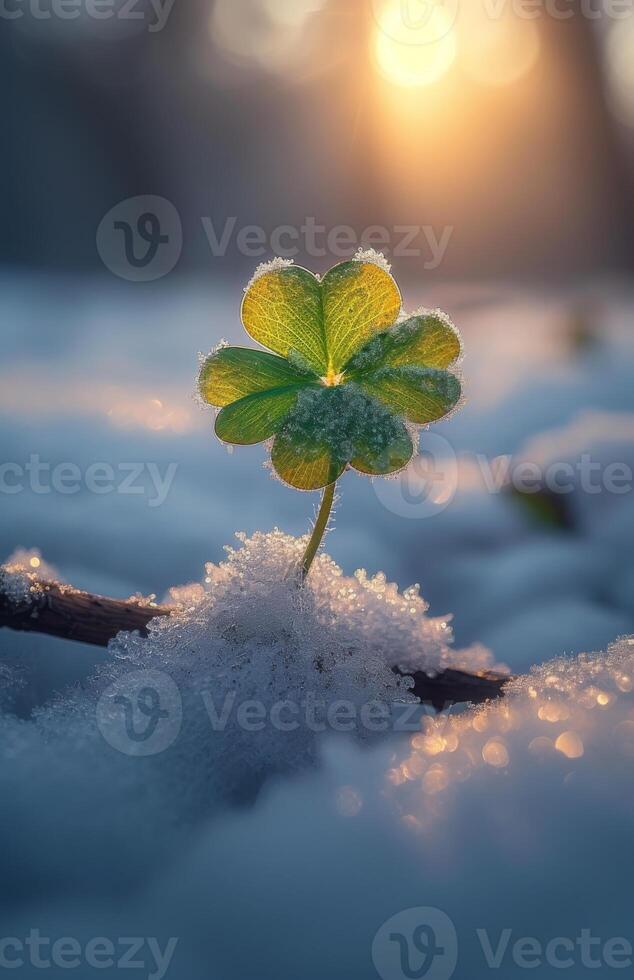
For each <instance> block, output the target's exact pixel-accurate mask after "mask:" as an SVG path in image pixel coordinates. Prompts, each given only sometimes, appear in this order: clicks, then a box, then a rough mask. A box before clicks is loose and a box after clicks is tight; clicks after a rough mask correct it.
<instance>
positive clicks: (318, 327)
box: [199, 250, 461, 580]
mask: <svg viewBox="0 0 634 980" xmlns="http://www.w3.org/2000/svg"><path fill="white" fill-rule="evenodd" d="M389 269H390V267H389V266H388V265H387V263H386V262H385V259H384V258H383V256H381V255H379V254H378V253H376V252H374V251H373V250H370V251H369V252H359V253H358V254H357V256H356V257H355V258H354V259H352V260H350V261H346V262H341V263H339V264H338V265H336V266H334V267H333V268H332V269H330V271H329V272H327V273H326V275H324V276H323V277H321V278H320V277H319V276H316V275H314V274H313V273H312V272H308V271H307V270H306V269H302V268H300V267H299V266H295V265H293V264H292V263H291V262H288V261H286V260H282V259H276V260H274V261H273V262H271V263H268V264H265V265H262V266H260V267H259V268H258V270H257V271H256V274H255V276H254V278H253V279H252V281H251V282H250V283H249V285H248V287H247V289H246V291H245V295H244V299H243V302H242V311H241V316H242V323H243V325H244V328H245V330H246V332H247V333H248V334H249V336H250V337H252V338H253V339H254V340H255V341H257V342H258V343H260V344H261V345H262V346H263V347H266V348H268V350H253V349H251V348H245V347H227V346H221V347H220V348H218V349H217V350H216V351H215V352H214V353H212V354H211V355H210V356H209V357H208V358H207V359H206V360H205V361H204V363H203V365H202V368H201V371H200V376H199V390H200V394H201V397H202V398H203V400H204V401H206V402H208V403H209V404H210V405H213V406H214V407H216V408H218V409H220V411H219V412H218V415H217V417H216V426H215V428H216V434H217V436H218V437H219V438H220V439H221V440H222V441H223V442H226V443H231V444H233V445H241V446H244V445H254V444H255V443H259V442H264V441H266V440H271V447H270V448H271V463H272V465H273V469H274V470H275V472H276V473H277V474H278V476H279V477H280V478H281V480H283V482H284V483H287V484H288V485H289V486H291V487H295V488H296V489H298V490H323V496H322V501H321V505H320V509H319V513H318V515H317V520H316V522H315V526H314V528H313V532H312V535H311V537H310V540H309V542H308V545H307V548H306V552H305V554H304V557H303V560H302V566H301V577H302V580H303V579H304V578H305V577H306V575H307V574H308V571H309V569H310V566H311V564H312V561H313V559H314V557H315V555H316V553H317V550H318V548H319V545H320V543H321V540H322V537H323V535H324V532H325V530H326V527H327V524H328V519H329V516H330V512H331V508H332V504H333V500H334V494H335V484H336V482H337V480H338V479H339V477H340V476H341V475H342V473H343V472H344V470H346V469H347V468H348V467H352V468H353V469H355V470H357V471H358V472H359V473H363V474H366V475H369V476H387V475H389V474H394V473H398V472H399V471H400V470H402V469H404V468H405V467H406V466H407V464H408V463H409V462H410V460H411V459H412V456H413V455H414V452H415V445H417V442H418V434H417V432H416V427H417V426H425V425H428V424H429V423H430V422H435V421H438V420H439V419H442V418H444V417H445V416H447V415H448V414H449V413H450V412H451V411H452V410H453V409H454V408H455V406H456V405H457V403H458V401H459V399H460V395H461V386H460V381H459V379H458V377H457V376H456V374H455V373H454V372H453V371H452V370H450V368H452V366H455V364H456V362H457V360H458V358H459V356H460V353H461V343H460V336H459V334H458V332H457V331H456V329H455V327H454V326H453V324H452V323H451V321H450V320H449V318H448V317H447V316H446V315H445V314H444V313H441V312H440V311H438V310H437V311H433V312H432V311H420V312H418V313H416V314H414V315H412V316H409V317H405V316H404V315H403V314H402V312H401V294H400V292H399V289H398V286H397V285H396V282H395V281H394V279H393V278H392V276H391V275H390V271H389ZM271 352H272V353H271Z"/></svg>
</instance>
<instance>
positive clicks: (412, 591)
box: [95, 530, 490, 795]
mask: <svg viewBox="0 0 634 980" xmlns="http://www.w3.org/2000/svg"><path fill="white" fill-rule="evenodd" d="M237 537H238V539H239V541H240V546H239V547H237V548H227V549H226V551H227V559H226V560H225V561H224V562H221V563H220V564H219V565H213V564H209V565H207V575H206V579H205V589H204V590H201V588H200V587H199V586H196V585H194V586H191V587H183V588H181V589H178V590H173V591H172V597H173V598H174V599H175V600H177V601H178V603H179V605H178V607H177V611H176V612H175V613H174V614H173V615H172V616H170V617H169V618H157V619H155V620H154V621H153V622H152V623H151V624H150V631H149V636H148V638H146V639H145V638H142V637H139V636H138V635H134V634H120V635H119V637H117V638H116V639H115V640H114V641H113V642H112V643H111V644H110V650H111V653H112V654H113V661H112V664H110V665H109V666H108V667H107V668H106V669H104V671H103V672H102V674H101V675H100V677H99V681H98V683H97V682H95V683H96V693H97V694H99V689H103V686H104V682H105V681H107V682H108V683H110V684H114V685H115V688H116V693H117V696H118V697H119V698H121V697H127V698H128V699H129V700H130V702H131V703H133V702H134V701H135V698H136V696H137V695H136V688H135V684H136V674H137V672H138V671H139V670H148V669H151V670H152V671H155V672H160V673H161V675H162V676H165V678H167V687H169V688H170V689H171V687H172V685H175V686H176V690H177V692H178V698H179V701H180V703H181V705H182V726H181V727H180V730H179V733H178V737H177V738H176V739H175V741H174V744H173V746H171V747H170V750H169V751H170V752H171V753H173V754H174V755H175V756H178V757H181V758H182V759H183V764H185V760H187V762H186V764H187V766H188V769H189V779H190V787H189V792H190V794H194V795H195V794H196V780H197V778H200V780H201V782H200V786H199V787H198V789H199V791H200V792H201V793H203V794H204V792H205V785H207V786H208V785H209V783H210V781H211V782H216V783H217V785H218V787H219V792H221V794H225V793H226V791H227V789H228V790H229V795H234V792H235V793H237V794H238V795H241V793H242V791H243V790H245V787H247V786H249V785H252V786H257V785H258V784H259V782H260V780H261V779H263V778H265V777H266V776H267V775H268V774H269V773H271V772H288V771H293V770H298V769H302V768H304V767H306V766H307V765H311V764H312V763H313V762H314V761H315V758H316V756H317V747H318V742H319V740H320V736H322V735H323V733H326V732H332V731H345V732H354V733H356V734H357V735H358V736H359V737H360V738H362V739H365V738H367V737H371V735H372V733H373V732H376V731H377V728H376V727H374V728H373V727H372V726H371V725H370V724H366V721H365V719H366V717H367V714H366V713H367V712H368V711H371V710H374V711H375V712H376V711H380V710H382V711H383V715H384V717H385V718H387V717H388V715H389V713H390V711H391V708H392V706H393V705H394V703H395V702H407V701H413V700H414V698H413V695H411V694H410V692H409V688H410V687H411V683H412V682H411V680H410V678H403V677H400V676H399V675H397V674H395V673H394V671H393V669H392V668H393V667H394V666H396V665H400V666H402V667H405V668H406V669H407V670H408V671H409V670H415V669H425V670H426V671H428V672H434V671H438V670H440V669H442V668H443V667H444V666H447V665H448V664H452V665H453V664H454V663H455V662H456V660H460V661H461V662H463V663H464V660H465V658H466V659H467V660H469V657H470V654H469V652H468V651H463V652H462V653H460V654H455V653H453V652H452V650H451V648H450V646H449V644H450V642H451V632H450V629H449V626H448V623H447V622H446V620H441V619H432V618H429V617H428V616H427V605H426V603H425V602H424V600H423V599H422V598H421V597H420V595H419V594H418V588H417V587H416V586H414V587H412V588H409V589H406V590H404V591H403V592H402V593H401V592H399V591H398V588H397V587H396V585H394V584H392V583H389V582H387V581H386V579H385V576H384V575H382V574H379V575H376V576H373V577H370V576H368V575H367V574H366V573H365V572H364V571H358V572H357V573H356V574H355V576H354V577H347V576H345V575H344V574H343V573H342V571H341V569H340V568H339V567H338V566H337V565H336V564H335V562H334V561H333V560H332V559H331V558H329V557H328V556H327V555H325V554H321V555H319V556H318V557H317V558H316V559H315V562H314V564H313V567H312V569H311V574H310V576H309V577H308V580H307V582H306V585H305V587H304V588H301V589H300V588H299V587H298V585H297V578H296V575H295V574H294V573H295V570H296V569H297V568H298V567H299V563H300V559H301V556H302V554H303V550H304V547H305V545H306V538H293V537H290V536H288V535H286V534H284V533H282V532H281V531H279V530H274V531H272V532H270V533H268V534H264V533H256V534H255V535H253V537H251V538H247V537H246V536H245V535H244V534H238V535H237ZM473 660H474V663H475V664H477V667H478V669H479V668H481V667H482V666H483V662H486V665H490V656H489V655H487V654H486V652H484V653H483V651H482V649H481V648H477V649H474V651H473ZM126 671H127V672H130V690H129V691H128V692H126V690H125V685H126ZM158 686H159V688H160V687H161V684H159V685H158ZM159 693H161V692H160V691H159ZM179 710H180V709H179ZM106 714H107V713H106ZM102 724H105V725H106V726H112V729H113V732H115V731H116V729H117V726H120V724H121V715H120V711H119V710H117V709H116V707H112V710H111V712H110V714H108V716H107V717H106V718H105V720H104V719H103V718H102ZM388 727H389V726H388ZM384 731H385V728H384ZM106 737H108V736H107V734H106ZM112 737H113V739H115V737H116V736H115V734H113V736H112ZM202 757H204V758H205V761H204V763H203V765H202V766H201V768H200V772H199V773H198V774H196V772H192V771H191V769H192V767H191V759H195V758H199V759H200V758H202ZM177 768H178V766H177ZM203 784H205V785H203Z"/></svg>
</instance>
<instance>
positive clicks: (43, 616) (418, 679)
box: [0, 573, 510, 708]
mask: <svg viewBox="0 0 634 980" xmlns="http://www.w3.org/2000/svg"><path fill="white" fill-rule="evenodd" d="M25 574H27V573H25ZM27 577H28V580H29V582H30V583H31V591H30V592H29V595H28V598H27V599H26V600H24V599H20V598H18V599H17V600H16V598H15V596H14V595H13V594H12V592H11V591H10V590H8V589H3V586H2V579H1V578H0V627H2V626H6V627H8V628H9V629H13V630H21V631H26V632H33V633H44V634H47V635H48V636H58V637H62V638H63V639H66V640H76V641H78V642H80V643H90V644H93V645H94V646H99V647H105V646H107V645H108V641H109V640H111V639H113V638H114V637H115V636H116V635H117V633H120V632H121V631H122V630H124V631H133V630H138V632H139V633H140V634H141V636H147V632H148V630H147V626H148V623H149V622H150V620H151V619H154V618H155V617H156V616H169V615H170V613H171V612H172V609H171V607H170V606H157V605H148V604H147V603H142V602H140V601H137V600H134V599H128V600H123V599H109V598H107V597H106V596H101V595H93V594H92V593H90V592H81V591H79V590H78V589H74V588H72V587H71V586H68V585H61V584H60V583H58V582H41V581H39V580H38V579H37V578H36V576H35V575H31V574H27ZM393 669H394V672H395V673H397V674H400V673H402V671H400V670H399V669H398V668H397V667H394V668H393ZM411 676H413V678H414V688H413V691H414V694H416V696H417V697H418V698H420V700H421V701H423V702H427V703H431V704H432V705H433V706H434V707H435V708H443V707H444V706H445V705H447V704H457V703H460V702H471V703H474V704H480V703H482V702H483V701H488V700H490V699H492V698H498V697H501V696H502V695H503V694H504V690H503V687H504V684H505V683H506V682H507V681H508V680H509V679H510V678H509V677H507V676H504V675H501V674H495V673H491V672H483V673H479V674H469V673H467V672H466V671H462V670H444V671H442V672H440V673H438V674H437V675H436V676H435V677H430V676H428V675H427V674H424V673H422V671H416V672H415V673H413V674H412V675H411Z"/></svg>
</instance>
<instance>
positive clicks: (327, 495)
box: [300, 480, 337, 583]
mask: <svg viewBox="0 0 634 980" xmlns="http://www.w3.org/2000/svg"><path fill="white" fill-rule="evenodd" d="M336 482H337V481H336V480H335V483H329V484H328V486H327V487H324V492H323V494H322V498H321V504H320V505H319V513H318V514H317V520H316V521H315V526H314V528H313V533H312V534H311V536H310V541H309V542H308V544H307V545H306V551H305V552H304V557H303V558H302V565H301V573H300V574H301V582H302V583H303V582H304V581H305V580H306V576H307V575H308V573H309V571H310V566H311V565H312V563H313V559H314V557H315V555H316V554H317V551H318V549H319V545H320V544H321V539H322V538H323V536H324V531H325V530H326V527H327V526H328V518H329V517H330V512H331V510H332V504H333V501H334V499H335V486H336Z"/></svg>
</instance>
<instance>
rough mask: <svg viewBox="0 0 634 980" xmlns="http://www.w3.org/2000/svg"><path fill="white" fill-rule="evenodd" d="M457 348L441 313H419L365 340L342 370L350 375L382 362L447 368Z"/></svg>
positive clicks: (457, 339) (454, 333) (451, 328)
mask: <svg viewBox="0 0 634 980" xmlns="http://www.w3.org/2000/svg"><path fill="white" fill-rule="evenodd" d="M461 350H462V347H461V343H460V337H459V335H458V331H457V330H456V328H455V327H454V325H453V324H452V323H451V320H450V319H449V318H448V317H447V316H445V314H444V313H441V312H440V311H435V312H433V313H432V312H430V313H420V314H416V315H415V316H412V317H409V318H408V319H407V320H404V321H403V322H402V323H399V324H397V325H396V326H394V327H391V328H390V329H389V330H386V331H384V332H383V333H380V334H377V335H376V336H375V337H373V338H372V339H371V340H369V341H368V343H367V344H365V346H364V347H362V348H361V350H360V351H358V352H357V353H356V354H355V355H354V356H353V357H352V358H351V360H350V361H349V362H348V363H347V364H346V366H345V373H346V376H347V377H352V378H354V377H355V376H358V375H360V374H363V373H367V372H368V371H371V370H374V369H376V368H378V367H382V366H389V367H403V366H407V365H409V366H412V367H431V368H447V367H449V366H450V365H451V364H454V363H455V361H456V360H457V359H458V357H459V356H460V352H461Z"/></svg>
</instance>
